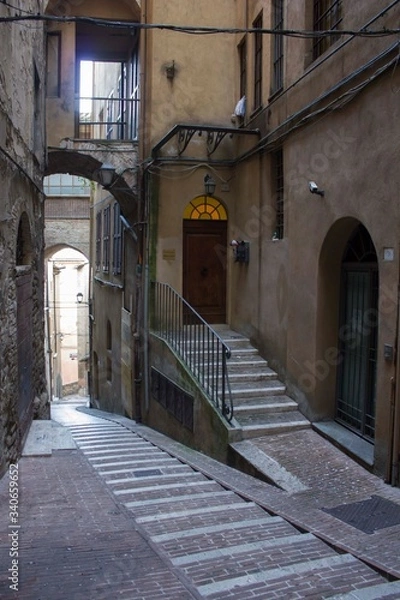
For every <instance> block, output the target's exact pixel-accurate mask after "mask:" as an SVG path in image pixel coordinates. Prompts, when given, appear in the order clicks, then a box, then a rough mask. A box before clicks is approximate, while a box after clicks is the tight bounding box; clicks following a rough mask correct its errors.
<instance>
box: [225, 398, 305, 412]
mask: <svg viewBox="0 0 400 600" xmlns="http://www.w3.org/2000/svg"><path fill="white" fill-rule="evenodd" d="M247 407H254V410H256V411H257V410H258V407H263V408H265V410H273V411H274V410H277V411H284V410H297V408H298V405H297V402H295V401H294V400H292V398H289V396H286V395H285V394H278V395H277V396H274V395H268V396H265V395H264V396H249V397H245V396H242V397H238V398H235V412H236V411H237V410H238V411H239V412H240V411H243V410H247ZM250 410H251V408H250Z"/></svg>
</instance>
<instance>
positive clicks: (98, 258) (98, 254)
mask: <svg viewBox="0 0 400 600" xmlns="http://www.w3.org/2000/svg"><path fill="white" fill-rule="evenodd" d="M101 225H102V223H101V211H99V212H98V213H97V215H96V271H100V264H101Z"/></svg>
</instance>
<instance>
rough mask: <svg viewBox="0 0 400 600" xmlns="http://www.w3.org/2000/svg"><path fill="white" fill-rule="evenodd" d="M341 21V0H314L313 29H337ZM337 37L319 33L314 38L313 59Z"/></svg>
mask: <svg viewBox="0 0 400 600" xmlns="http://www.w3.org/2000/svg"><path fill="white" fill-rule="evenodd" d="M341 22H342V0H314V26H313V29H314V31H327V30H330V31H334V30H336V29H337V30H339V26H340V23H341ZM338 37H339V34H338V35H321V36H318V37H316V38H315V39H314V45H313V56H314V59H315V58H318V56H321V54H323V53H324V52H325V51H326V50H327V49H328V48H329V47H330V46H331V45H332V44H333V43H334V42H335V41H336V40H337V39H338Z"/></svg>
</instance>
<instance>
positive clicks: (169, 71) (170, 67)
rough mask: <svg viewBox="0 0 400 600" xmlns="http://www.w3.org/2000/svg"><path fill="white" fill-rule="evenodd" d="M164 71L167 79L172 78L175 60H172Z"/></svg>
mask: <svg viewBox="0 0 400 600" xmlns="http://www.w3.org/2000/svg"><path fill="white" fill-rule="evenodd" d="M165 73H166V75H167V79H173V78H174V77H175V61H174V60H173V61H172V63H171V64H170V65H167V66H166V67H165Z"/></svg>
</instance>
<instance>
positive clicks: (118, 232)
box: [113, 202, 122, 275]
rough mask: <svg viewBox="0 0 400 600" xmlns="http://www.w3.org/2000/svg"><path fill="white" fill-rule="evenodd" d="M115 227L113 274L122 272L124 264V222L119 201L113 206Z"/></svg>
mask: <svg viewBox="0 0 400 600" xmlns="http://www.w3.org/2000/svg"><path fill="white" fill-rule="evenodd" d="M113 213H114V214H113V216H114V228H113V274H114V275H120V274H121V265H122V224H121V219H120V216H121V209H120V206H119V204H118V202H115V204H114V207H113Z"/></svg>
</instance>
